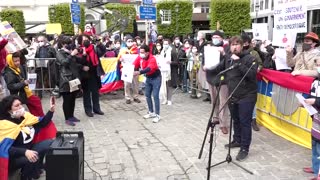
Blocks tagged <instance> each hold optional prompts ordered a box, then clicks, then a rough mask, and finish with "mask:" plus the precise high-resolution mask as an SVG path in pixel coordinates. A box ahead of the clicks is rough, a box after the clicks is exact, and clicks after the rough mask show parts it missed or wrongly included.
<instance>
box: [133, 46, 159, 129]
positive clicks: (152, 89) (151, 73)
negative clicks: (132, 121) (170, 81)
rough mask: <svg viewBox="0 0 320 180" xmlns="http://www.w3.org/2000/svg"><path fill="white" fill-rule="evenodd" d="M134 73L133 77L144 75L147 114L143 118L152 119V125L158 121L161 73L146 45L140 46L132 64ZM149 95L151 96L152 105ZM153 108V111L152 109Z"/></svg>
mask: <svg viewBox="0 0 320 180" xmlns="http://www.w3.org/2000/svg"><path fill="white" fill-rule="evenodd" d="M133 65H134V68H135V71H134V76H136V77H137V76H138V75H140V74H145V75H146V87H145V94H146V99H147V104H148V110H149V112H148V114H147V115H145V116H143V118H145V119H149V118H152V121H153V122H154V123H157V122H159V121H160V119H161V118H160V101H159V92H160V87H161V72H160V69H159V68H158V64H157V61H156V58H155V57H154V56H152V54H151V53H150V48H149V46H147V45H145V44H144V45H142V46H141V48H140V54H139V56H138V58H137V59H136V60H135V61H134V62H133ZM151 94H153V100H154V104H153V102H152V98H151ZM153 107H155V111H154V108H153Z"/></svg>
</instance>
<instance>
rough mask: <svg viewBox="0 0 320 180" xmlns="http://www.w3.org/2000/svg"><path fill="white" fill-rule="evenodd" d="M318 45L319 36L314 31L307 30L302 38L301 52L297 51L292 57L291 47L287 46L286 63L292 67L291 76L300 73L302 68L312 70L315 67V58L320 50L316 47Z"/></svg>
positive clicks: (319, 53)
mask: <svg viewBox="0 0 320 180" xmlns="http://www.w3.org/2000/svg"><path fill="white" fill-rule="evenodd" d="M318 46H319V37H318V35H317V34H316V33H314V32H309V33H308V34H307V35H306V36H305V37H304V40H303V45H302V52H299V53H297V54H296V55H295V56H294V57H293V52H292V48H291V47H290V46H288V47H287V48H286V52H287V65H288V66H289V67H294V71H293V72H292V73H291V74H292V75H293V76H296V75H301V71H302V70H306V71H312V70H314V68H315V60H316V58H318V57H319V56H320V52H319V50H318V49H316V47H318Z"/></svg>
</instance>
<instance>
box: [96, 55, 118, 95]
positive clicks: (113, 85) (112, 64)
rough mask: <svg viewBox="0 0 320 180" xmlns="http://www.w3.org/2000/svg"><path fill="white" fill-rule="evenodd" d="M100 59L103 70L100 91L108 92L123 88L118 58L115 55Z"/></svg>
mask: <svg viewBox="0 0 320 180" xmlns="http://www.w3.org/2000/svg"><path fill="white" fill-rule="evenodd" d="M100 61H101V66H102V68H103V70H104V72H105V75H104V76H103V77H101V84H102V87H101V89H100V93H108V92H111V91H115V90H118V89H121V88H123V81H121V72H120V66H119V64H118V59H117V58H116V57H115V58H101V59H100Z"/></svg>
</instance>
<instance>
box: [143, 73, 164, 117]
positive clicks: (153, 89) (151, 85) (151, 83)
mask: <svg viewBox="0 0 320 180" xmlns="http://www.w3.org/2000/svg"><path fill="white" fill-rule="evenodd" d="M145 86H146V87H145V94H146V98H147V104H148V109H149V112H151V113H153V112H154V111H153V103H152V98H151V93H153V100H154V105H155V109H156V114H158V115H160V100H159V91H160V87H161V75H159V76H158V77H155V78H148V77H147V79H146V84H145Z"/></svg>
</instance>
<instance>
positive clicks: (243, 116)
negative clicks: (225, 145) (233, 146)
mask: <svg viewBox="0 0 320 180" xmlns="http://www.w3.org/2000/svg"><path fill="white" fill-rule="evenodd" d="M254 106H255V102H239V103H232V104H230V107H229V108H230V112H231V117H232V120H233V140H234V141H236V142H239V143H240V144H241V150H245V151H247V152H249V147H250V144H251V139H252V129H251V121H252V113H253V108H254Z"/></svg>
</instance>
